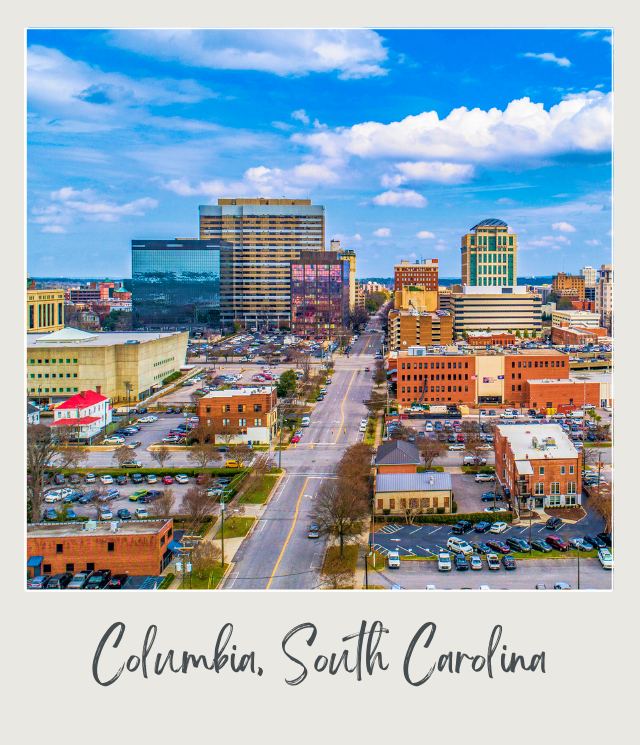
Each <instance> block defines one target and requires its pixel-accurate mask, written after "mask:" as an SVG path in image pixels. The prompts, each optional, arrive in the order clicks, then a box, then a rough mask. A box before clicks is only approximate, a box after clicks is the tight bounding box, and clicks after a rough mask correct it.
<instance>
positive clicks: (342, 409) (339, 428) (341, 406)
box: [335, 370, 356, 443]
mask: <svg viewBox="0 0 640 745" xmlns="http://www.w3.org/2000/svg"><path fill="white" fill-rule="evenodd" d="M355 377H356V371H355V370H354V371H353V372H352V373H351V380H350V381H349V385H348V386H347V390H346V391H345V394H344V396H343V397H342V401H341V402H340V426H339V427H338V434H337V435H336V439H335V442H336V443H337V442H338V439H339V438H340V430H341V429H342V427H343V426H344V402H345V401H346V400H347V396H348V395H349V390H350V388H351V384H352V383H353V381H354V378H355Z"/></svg>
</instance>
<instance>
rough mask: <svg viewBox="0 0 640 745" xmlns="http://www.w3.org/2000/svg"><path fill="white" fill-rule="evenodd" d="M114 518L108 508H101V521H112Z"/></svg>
mask: <svg viewBox="0 0 640 745" xmlns="http://www.w3.org/2000/svg"><path fill="white" fill-rule="evenodd" d="M112 517H113V512H111V510H110V509H109V508H108V507H101V508H100V519H101V520H111V518H112Z"/></svg>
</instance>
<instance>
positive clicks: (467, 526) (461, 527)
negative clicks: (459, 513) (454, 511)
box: [451, 520, 472, 535]
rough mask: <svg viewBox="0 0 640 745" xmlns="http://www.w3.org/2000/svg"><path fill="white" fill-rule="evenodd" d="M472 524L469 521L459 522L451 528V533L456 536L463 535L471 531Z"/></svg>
mask: <svg viewBox="0 0 640 745" xmlns="http://www.w3.org/2000/svg"><path fill="white" fill-rule="evenodd" d="M471 527H472V525H471V522H470V521H469V520H458V522H457V523H456V524H455V525H453V526H452V527H451V532H452V533H454V534H456V535H461V534H462V533H466V532H467V531H468V530H471Z"/></svg>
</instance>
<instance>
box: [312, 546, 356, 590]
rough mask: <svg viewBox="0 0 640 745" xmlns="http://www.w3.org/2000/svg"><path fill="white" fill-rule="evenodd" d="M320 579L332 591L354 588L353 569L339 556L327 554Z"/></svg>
mask: <svg viewBox="0 0 640 745" xmlns="http://www.w3.org/2000/svg"><path fill="white" fill-rule="evenodd" d="M320 579H321V581H322V583H323V584H325V585H328V586H329V587H330V588H331V589H332V590H344V589H347V588H351V587H353V569H352V568H351V567H350V566H349V565H348V564H347V563H346V562H345V561H342V560H341V558H340V557H339V556H336V555H335V554H327V556H326V557H325V560H324V563H323V565H322V574H321V575H320Z"/></svg>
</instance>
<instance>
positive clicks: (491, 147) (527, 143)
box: [292, 90, 612, 189]
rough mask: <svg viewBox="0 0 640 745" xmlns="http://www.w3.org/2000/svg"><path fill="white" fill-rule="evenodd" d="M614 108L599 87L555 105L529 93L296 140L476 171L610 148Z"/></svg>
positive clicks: (320, 148) (337, 153)
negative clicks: (502, 102) (491, 104)
mask: <svg viewBox="0 0 640 745" xmlns="http://www.w3.org/2000/svg"><path fill="white" fill-rule="evenodd" d="M611 110H612V96H611V94H610V93H606V94H605V93H602V92H601V91H595V90H593V91H589V92H588V93H580V94H572V95H568V96H566V97H565V98H564V99H563V100H562V101H560V103H558V104H556V105H554V106H551V107H550V108H549V109H545V107H544V104H541V103H535V102H533V101H531V99H530V98H528V97H525V98H520V99H516V100H513V101H511V102H510V103H509V104H507V106H506V107H505V109H504V110H501V109H497V108H492V109H489V110H486V111H485V110H483V109H478V108H476V109H467V108H466V107H464V106H463V107H460V108H457V109H453V110H452V111H451V112H449V114H448V115H447V116H446V117H444V118H443V119H441V118H440V117H439V115H438V113H437V112H436V111H424V112H422V113H420V114H416V115H411V116H407V117H405V118H404V119H401V120H400V121H394V122H390V123H388V124H384V123H381V122H375V121H369V122H362V123H360V124H354V125H353V126H351V127H338V128H335V129H327V130H324V131H321V132H309V133H297V134H295V135H293V137H292V140H293V141H294V142H297V143H301V144H304V145H307V146H308V147H310V148H311V149H312V150H314V151H316V152H318V153H321V154H322V155H323V156H324V157H328V158H349V157H357V158H362V159H372V160H373V159H382V158H398V159H405V160H410V161H412V162H422V161H427V162H437V163H444V164H447V165H446V167H441V168H440V175H441V176H442V175H443V174H446V173H447V169H450V166H451V164H458V165H462V166H464V167H466V168H470V167H471V166H473V165H474V164H475V165H477V164H485V163H488V164H492V163H508V164H513V163H514V162H521V161H523V160H524V161H526V160H530V159H537V160H539V159H540V158H549V157H553V156H556V155H562V154H566V153H600V152H606V151H608V150H609V149H610V147H611V120H612V111H611ZM421 167H422V166H418V167H417V168H418V170H419V169H420V168H421ZM405 168H407V167H406V166H405ZM433 172H434V171H432V174H433ZM448 172H449V173H451V171H450V170H449V171H448ZM454 173H455V172H454ZM402 175H403V174H401V173H400V174H395V176H402ZM455 175H456V176H460V175H461V173H460V172H458V173H457V174H455ZM467 175H468V172H467ZM389 178H391V179H393V176H390V177H389ZM388 183H389V186H388V187H387V188H392V189H393V188H395V187H396V186H398V185H399V184H398V183H397V180H396V181H395V182H393V180H392V181H391V182H388Z"/></svg>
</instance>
